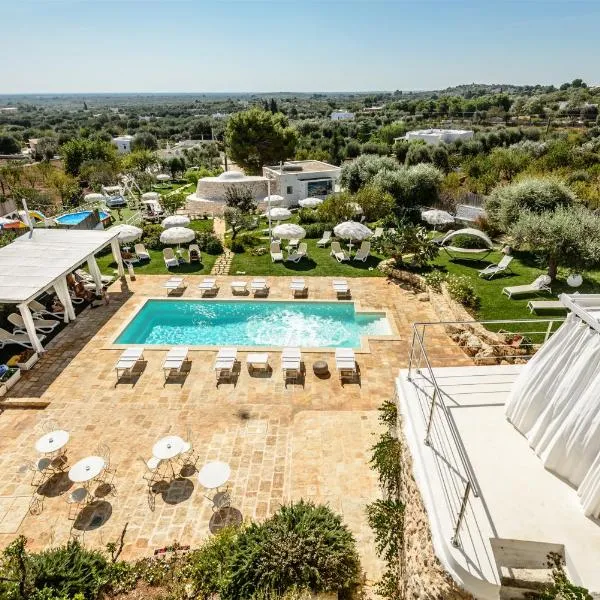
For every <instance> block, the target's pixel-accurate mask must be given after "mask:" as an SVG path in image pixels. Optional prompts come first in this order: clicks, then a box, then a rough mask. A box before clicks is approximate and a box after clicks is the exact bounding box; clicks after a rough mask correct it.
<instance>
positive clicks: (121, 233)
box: [108, 223, 144, 244]
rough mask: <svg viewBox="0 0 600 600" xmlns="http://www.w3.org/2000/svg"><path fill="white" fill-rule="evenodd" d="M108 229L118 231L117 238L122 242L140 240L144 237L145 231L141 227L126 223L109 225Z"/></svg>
mask: <svg viewBox="0 0 600 600" xmlns="http://www.w3.org/2000/svg"><path fill="white" fill-rule="evenodd" d="M108 231H112V232H116V233H117V239H118V240H119V242H121V243H122V244H128V243H129V242H135V240H139V239H140V238H141V237H142V233H144V232H143V231H142V230H141V229H140V228H139V227H136V226H135V225H127V224H125V223H122V224H121V225H114V226H113V227H109V229H108Z"/></svg>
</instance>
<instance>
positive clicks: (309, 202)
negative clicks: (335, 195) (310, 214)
mask: <svg viewBox="0 0 600 600" xmlns="http://www.w3.org/2000/svg"><path fill="white" fill-rule="evenodd" d="M298 204H299V205H300V206H301V207H302V208H317V206H319V205H320V204H323V200H321V199H320V198H304V200H300V201H299V202H298Z"/></svg>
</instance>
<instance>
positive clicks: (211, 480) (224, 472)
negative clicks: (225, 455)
mask: <svg viewBox="0 0 600 600" xmlns="http://www.w3.org/2000/svg"><path fill="white" fill-rule="evenodd" d="M230 476H231V467H230V466H229V465H228V464H227V463H226V462H222V461H220V460H215V461H212V462H209V463H206V464H205V465H204V466H203V467H202V468H201V469H200V472H199V473H198V483H199V484H200V485H201V486H203V487H204V488H205V489H207V490H209V491H212V490H216V493H215V495H214V496H213V497H212V498H211V497H210V496H206V497H207V498H208V499H209V500H210V501H211V502H212V503H213V510H214V509H220V508H225V507H227V506H229V505H230V496H229V493H228V492H227V490H225V491H224V492H220V491H219V488H221V487H223V486H224V485H225V484H226V483H227V482H228V481H229V477H230Z"/></svg>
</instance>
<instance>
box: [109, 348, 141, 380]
mask: <svg viewBox="0 0 600 600" xmlns="http://www.w3.org/2000/svg"><path fill="white" fill-rule="evenodd" d="M140 361H145V359H144V349H143V348H127V349H126V350H123V352H121V356H119V360H118V361H117V364H116V365H115V371H116V372H117V381H118V380H119V379H120V378H121V377H122V376H123V375H131V370H132V369H133V367H135V365H136V364H137V363H138V362H140Z"/></svg>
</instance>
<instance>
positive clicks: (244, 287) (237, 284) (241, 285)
mask: <svg viewBox="0 0 600 600" xmlns="http://www.w3.org/2000/svg"><path fill="white" fill-rule="evenodd" d="M231 292H232V293H233V294H246V293H247V292H248V282H247V281H232V282H231Z"/></svg>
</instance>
